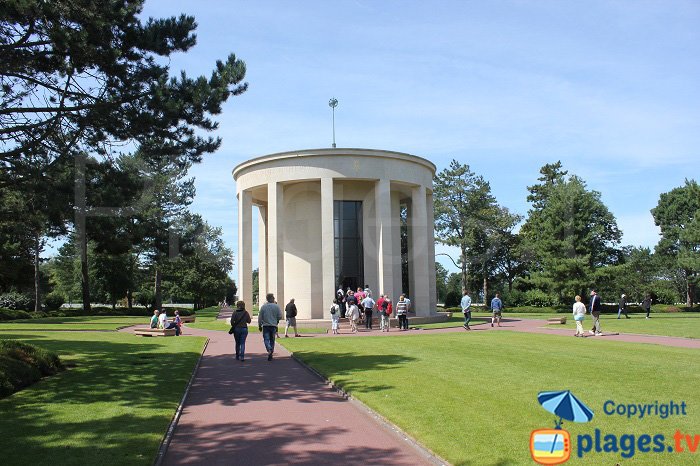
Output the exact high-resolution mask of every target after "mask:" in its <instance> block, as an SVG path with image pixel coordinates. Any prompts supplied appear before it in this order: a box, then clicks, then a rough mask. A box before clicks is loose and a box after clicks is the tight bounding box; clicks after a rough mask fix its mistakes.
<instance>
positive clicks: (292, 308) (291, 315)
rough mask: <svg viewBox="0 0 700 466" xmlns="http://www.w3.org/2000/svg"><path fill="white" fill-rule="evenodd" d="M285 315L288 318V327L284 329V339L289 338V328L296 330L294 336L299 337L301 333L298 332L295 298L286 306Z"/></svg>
mask: <svg viewBox="0 0 700 466" xmlns="http://www.w3.org/2000/svg"><path fill="white" fill-rule="evenodd" d="M284 314H285V317H286V318H287V325H286V326H285V327H284V338H289V335H288V333H289V327H293V328H294V336H295V337H298V336H299V331H298V330H297V305H296V304H294V298H292V299H290V300H289V302H288V303H287V305H286V306H284Z"/></svg>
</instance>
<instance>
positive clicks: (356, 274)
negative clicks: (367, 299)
mask: <svg viewBox="0 0 700 466" xmlns="http://www.w3.org/2000/svg"><path fill="white" fill-rule="evenodd" d="M333 226H334V228H333V230H334V239H335V282H336V284H338V285H341V286H342V287H343V289H344V290H345V289H347V288H348V287H350V288H352V289H353V290H355V289H357V287H358V286H363V284H364V280H365V279H364V260H363V255H364V250H363V248H362V202H361V201H333Z"/></svg>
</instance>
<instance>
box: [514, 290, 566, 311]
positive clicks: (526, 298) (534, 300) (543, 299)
mask: <svg viewBox="0 0 700 466" xmlns="http://www.w3.org/2000/svg"><path fill="white" fill-rule="evenodd" d="M522 299H523V302H522V304H523V305H525V306H533V307H552V306H555V305H556V304H557V300H556V299H555V298H553V297H552V296H550V295H549V294H547V293H545V292H544V291H541V290H537V289H533V290H527V291H526V292H525V293H523V295H522ZM514 304H515V303H514Z"/></svg>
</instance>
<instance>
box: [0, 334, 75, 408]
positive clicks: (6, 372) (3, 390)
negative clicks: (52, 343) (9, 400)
mask: <svg viewBox="0 0 700 466" xmlns="http://www.w3.org/2000/svg"><path fill="white" fill-rule="evenodd" d="M64 369H65V367H64V366H63V364H62V363H61V360H60V359H59V358H58V356H57V355H56V354H55V353H52V352H50V351H46V350H45V349H42V348H37V347H36V346H33V345H29V344H27V343H22V342H19V341H16V340H0V398H5V397H7V396H10V395H12V394H13V393H14V392H16V391H19V390H21V389H23V388H26V387H28V386H30V385H32V384H34V383H36V382H38V381H39V380H40V379H41V378H42V377H45V376H47V375H53V374H55V373H56V372H59V371H62V370H64Z"/></svg>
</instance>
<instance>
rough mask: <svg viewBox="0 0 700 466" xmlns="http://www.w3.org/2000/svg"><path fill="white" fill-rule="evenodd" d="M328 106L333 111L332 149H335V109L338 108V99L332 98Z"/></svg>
mask: <svg viewBox="0 0 700 466" xmlns="http://www.w3.org/2000/svg"><path fill="white" fill-rule="evenodd" d="M328 106H329V107H330V108H331V109H332V110H333V149H335V107H337V106H338V99H336V98H335V97H332V98H331V100H329V101H328Z"/></svg>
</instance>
